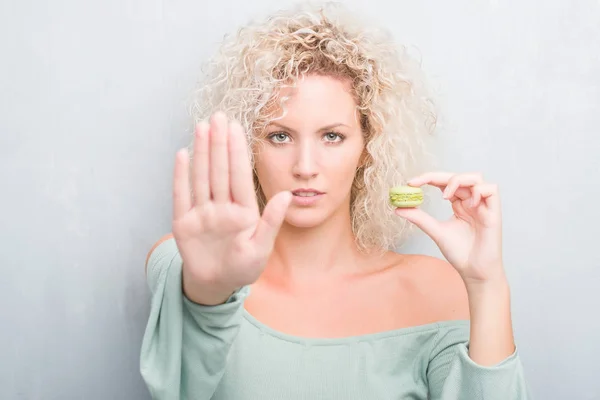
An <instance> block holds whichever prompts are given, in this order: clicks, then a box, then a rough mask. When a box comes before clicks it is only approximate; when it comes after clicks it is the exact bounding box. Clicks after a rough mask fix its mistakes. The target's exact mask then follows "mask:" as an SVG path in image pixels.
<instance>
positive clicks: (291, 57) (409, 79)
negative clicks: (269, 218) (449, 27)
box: [188, 2, 437, 251]
mask: <svg viewBox="0 0 600 400" xmlns="http://www.w3.org/2000/svg"><path fill="white" fill-rule="evenodd" d="M204 71H205V75H204V76H203V79H202V80H201V82H200V85H199V86H198V88H197V89H195V91H194V96H193V100H192V103H191V108H190V112H191V114H192V116H193V118H194V123H198V122H199V121H202V120H207V119H208V118H209V117H210V115H212V114H213V113H214V112H216V111H218V110H220V111H223V112H224V113H225V114H226V115H227V117H228V118H229V119H232V120H237V121H238V122H240V124H241V125H242V126H243V127H244V129H245V131H246V132H247V138H248V151H249V156H250V159H251V162H252V164H253V165H254V150H253V149H255V145H256V144H257V142H258V141H259V140H260V139H259V138H260V136H261V132H262V130H263V129H264V128H265V127H266V126H267V125H268V124H269V123H270V122H271V121H273V120H275V119H277V118H281V117H282V115H276V112H278V111H277V110H278V109H280V108H282V109H284V114H283V115H285V100H286V98H279V97H278V96H276V95H275V94H276V93H277V90H278V89H281V88H283V87H292V88H293V87H294V86H295V85H296V84H297V82H298V80H299V79H301V78H302V76H304V75H308V74H320V75H325V76H331V77H336V78H341V79H348V80H349V81H350V82H351V86H352V90H353V95H354V96H355V99H356V103H357V108H358V111H359V114H360V118H361V121H360V123H361V127H362V130H363V134H364V137H365V143H366V146H365V149H366V154H365V157H364V162H363V163H362V165H359V166H357V171H356V176H355V179H354V182H353V185H352V192H351V206H350V216H351V221H352V229H353V233H354V236H355V238H356V243H357V245H358V248H359V249H360V250H362V251H370V250H379V251H385V250H390V249H393V248H394V247H396V246H398V245H400V244H401V243H402V241H403V240H404V239H405V238H406V237H407V236H408V234H409V233H410V231H411V229H412V227H413V226H412V224H410V223H409V222H408V221H406V220H405V219H403V218H400V217H397V216H395V215H393V207H392V206H391V205H390V204H389V195H388V191H389V188H390V187H392V186H395V185H400V184H405V182H406V181H407V180H408V179H409V178H411V177H412V176H415V175H416V174H418V173H421V172H423V171H424V169H423V168H424V167H425V166H426V165H428V164H430V161H431V158H430V157H429V155H430V153H429V152H428V151H427V146H426V142H427V138H428V136H430V135H431V134H432V133H433V132H434V130H435V127H436V122H437V115H436V110H435V107H434V103H433V102H432V101H431V99H430V98H429V97H428V90H427V87H426V80H425V78H424V74H423V72H422V70H421V66H420V64H419V63H418V62H417V61H416V60H415V59H414V58H412V57H411V56H410V55H409V53H408V51H407V48H406V47H405V46H401V45H398V44H396V43H395V42H394V41H393V39H392V37H391V35H390V34H389V33H388V32H387V31H384V30H382V29H376V28H372V27H370V26H369V25H367V23H366V22H365V18H364V16H358V15H357V14H352V13H351V12H350V11H348V10H347V9H346V8H345V7H344V6H342V5H341V4H339V3H335V2H325V3H320V4H319V3H311V2H303V3H300V4H297V5H296V6H294V7H292V8H290V9H287V10H281V11H278V12H276V13H274V14H271V15H270V16H269V17H268V18H266V19H264V20H260V21H252V22H250V23H248V24H247V25H245V26H244V27H242V28H240V29H239V30H238V31H237V33H236V34H234V35H227V36H225V38H224V39H223V41H222V43H221V46H220V49H219V51H218V52H217V54H216V55H215V56H214V57H213V58H212V59H210V60H209V61H208V63H207V64H206V65H205V70H204ZM274 105H279V106H280V107H273V106H274ZM192 148H193V143H191V144H190V145H189V147H188V151H190V156H192V154H191V149H192ZM254 184H255V188H256V195H257V200H258V203H259V207H260V210H261V213H262V210H263V209H264V206H265V203H266V199H265V198H264V194H263V193H262V190H261V187H260V183H259V182H258V178H257V177H256V173H255V174H254Z"/></svg>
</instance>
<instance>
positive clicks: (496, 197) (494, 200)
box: [477, 183, 501, 213]
mask: <svg viewBox="0 0 600 400" xmlns="http://www.w3.org/2000/svg"><path fill="white" fill-rule="evenodd" d="M477 191H478V192H479V193H480V194H481V200H482V201H485V204H486V205H487V207H488V209H489V210H490V211H492V212H495V213H499V212H500V211H501V210H500V208H501V207H500V193H499V191H498V185H496V184H493V183H483V184H480V185H477Z"/></svg>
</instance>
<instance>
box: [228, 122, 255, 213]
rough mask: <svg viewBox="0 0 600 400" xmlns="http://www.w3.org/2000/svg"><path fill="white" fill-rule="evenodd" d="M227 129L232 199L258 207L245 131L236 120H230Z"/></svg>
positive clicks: (248, 205)
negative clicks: (228, 132) (228, 133)
mask: <svg viewBox="0 0 600 400" xmlns="http://www.w3.org/2000/svg"><path fill="white" fill-rule="evenodd" d="M229 131H230V135H229V178H230V184H231V195H232V197H233V201H235V202H236V203H239V204H241V205H243V206H246V207H258V205H257V203H256V193H255V191H254V180H253V177H252V165H251V164H250V157H249V155H248V141H247V139H246V133H245V132H244V128H242V126H241V125H240V124H239V123H238V122H232V123H231V124H230V125H229Z"/></svg>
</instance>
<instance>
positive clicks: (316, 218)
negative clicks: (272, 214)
mask: <svg viewBox="0 0 600 400" xmlns="http://www.w3.org/2000/svg"><path fill="white" fill-rule="evenodd" d="M325 219H326V215H325V213H323V210H319V209H316V208H304V209H302V208H296V209H294V208H292V207H290V209H288V212H287V214H286V216H285V220H284V221H285V223H287V224H288V225H291V226H293V227H295V228H314V227H315V226H318V225H321V224H322V223H323V222H324V221H325Z"/></svg>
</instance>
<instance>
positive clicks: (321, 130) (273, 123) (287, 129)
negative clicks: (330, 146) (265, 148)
mask: <svg viewBox="0 0 600 400" xmlns="http://www.w3.org/2000/svg"><path fill="white" fill-rule="evenodd" d="M269 125H274V126H278V127H280V128H281V129H285V130H286V131H290V132H292V133H296V131H295V130H293V129H292V128H288V127H287V126H285V125H282V124H280V123H278V122H271V123H270V124H269ZM338 126H346V127H348V128H349V126H348V125H346V124H342V123H335V124H331V125H327V126H324V127H322V128H321V129H319V130H318V131H317V132H323V131H327V130H329V129H333V128H336V127H338Z"/></svg>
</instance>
